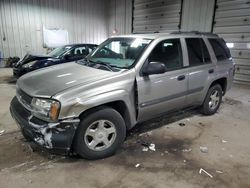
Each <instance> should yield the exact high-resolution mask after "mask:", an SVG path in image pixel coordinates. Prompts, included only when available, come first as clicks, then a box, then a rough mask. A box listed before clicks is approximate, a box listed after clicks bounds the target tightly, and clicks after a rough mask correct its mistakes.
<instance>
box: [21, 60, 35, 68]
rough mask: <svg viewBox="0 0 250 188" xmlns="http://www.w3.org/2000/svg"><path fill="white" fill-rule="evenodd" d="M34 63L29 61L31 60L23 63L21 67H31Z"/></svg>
mask: <svg viewBox="0 0 250 188" xmlns="http://www.w3.org/2000/svg"><path fill="white" fill-rule="evenodd" d="M35 63H36V61H31V62H29V63H26V64H24V65H23V66H22V67H23V68H30V67H32V66H33V65H34V64H35Z"/></svg>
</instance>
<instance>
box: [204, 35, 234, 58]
mask: <svg viewBox="0 0 250 188" xmlns="http://www.w3.org/2000/svg"><path fill="white" fill-rule="evenodd" d="M208 40H209V42H210V44H211V46H212V48H213V50H214V54H215V56H216V58H217V60H218V61H222V60H226V59H228V58H230V57H231V54H230V51H229V49H228V47H227V45H226V43H225V41H224V40H223V39H208Z"/></svg>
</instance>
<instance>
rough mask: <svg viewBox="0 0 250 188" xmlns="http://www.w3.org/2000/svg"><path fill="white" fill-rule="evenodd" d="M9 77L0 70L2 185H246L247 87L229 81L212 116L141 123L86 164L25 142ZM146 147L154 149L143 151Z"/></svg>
mask: <svg viewBox="0 0 250 188" xmlns="http://www.w3.org/2000/svg"><path fill="white" fill-rule="evenodd" d="M10 75H11V70H10V69H0V102H1V103H0V104H1V105H0V118H1V119H0V120H1V121H0V131H1V130H5V132H4V133H3V134H1V135H0V187H4V188H9V187H18V188H22V187H25V188H29V187H36V188H39V187H41V188H42V187H60V188H64V187H65V188H66V187H74V188H77V187H84V188H85V187H107V188H117V187H122V188H126V187H138V188H141V187H147V188H150V187H164V188H166V187H171V188H183V187H185V188H196V187H197V188H198V187H199V188H200V187H203V188H210V187H211V188H224V187H225V188H249V187H250V179H249V177H250V144H249V143H250V116H249V115H250V88H249V87H243V86H239V85H234V87H233V88H232V89H231V91H230V92H228V94H227V96H226V97H224V100H223V104H222V106H221V108H220V110H219V112H218V113H216V114H215V115H213V116H202V115H201V114H199V112H198V111H197V110H187V111H180V112H178V113H175V114H170V115H168V116H164V117H161V118H158V119H154V120H151V121H148V122H145V123H143V124H139V125H137V126H136V127H135V128H134V129H133V130H131V131H130V132H129V133H128V137H127V140H126V142H125V143H124V146H123V147H122V148H121V149H120V150H119V151H118V152H117V154H116V155H115V156H112V157H110V158H107V159H103V160H97V161H88V160H84V159H81V158H79V157H77V156H71V157H69V156H57V155H52V154H49V153H47V152H45V151H40V150H39V149H36V148H35V150H33V149H32V148H31V147H30V145H29V143H27V142H25V140H24V138H23V137H22V135H21V133H20V132H19V130H18V129H17V126H16V124H15V122H14V121H13V120H12V118H11V116H10V114H9V103H10V100H11V98H12V97H13V96H14V95H15V80H13V78H12V77H11V76H10ZM149 144H155V151H153V150H150V149H149V150H148V151H143V149H145V148H144V147H145V146H148V145H149ZM151 149H152V148H151ZM200 172H201V173H200Z"/></svg>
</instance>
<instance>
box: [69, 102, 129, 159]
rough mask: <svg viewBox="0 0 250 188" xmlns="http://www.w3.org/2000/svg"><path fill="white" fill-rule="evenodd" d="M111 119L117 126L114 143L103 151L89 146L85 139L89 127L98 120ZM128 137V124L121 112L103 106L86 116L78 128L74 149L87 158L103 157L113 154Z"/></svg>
mask: <svg viewBox="0 0 250 188" xmlns="http://www.w3.org/2000/svg"><path fill="white" fill-rule="evenodd" d="M101 119H104V120H108V121H111V122H112V123H113V124H114V125H115V128H116V138H115V141H114V143H113V144H112V145H111V146H110V147H109V148H107V149H106V150H103V151H93V150H91V149H89V148H88V146H87V145H86V143H85V141H84V135H85V132H86V130H87V129H88V127H89V126H90V125H91V124H92V123H93V122H95V121H97V120H101ZM125 137H126V126H125V123H124V120H123V118H122V116H121V115H120V113H119V112H117V111H116V110H114V109H112V108H108V107H107V108H101V109H97V110H95V111H94V112H93V113H90V114H89V115H87V116H86V117H84V118H83V119H82V120H81V121H80V123H79V126H78V129H77V130H76V135H75V142H74V149H75V151H76V153H77V154H79V155H80V156H81V157H83V158H86V159H101V158H105V157H108V156H111V155H113V154H114V153H115V152H116V150H117V149H118V148H119V147H120V146H121V145H122V143H123V142H124V140H125Z"/></svg>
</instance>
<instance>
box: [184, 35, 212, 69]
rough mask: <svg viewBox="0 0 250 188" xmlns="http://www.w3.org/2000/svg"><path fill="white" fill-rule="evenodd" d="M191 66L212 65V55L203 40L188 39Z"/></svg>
mask: <svg viewBox="0 0 250 188" xmlns="http://www.w3.org/2000/svg"><path fill="white" fill-rule="evenodd" d="M186 44H187V49H188V57H189V66H198V65H204V64H206V63H210V62H211V59H210V55H209V52H208V50H207V47H206V44H205V42H204V41H203V39H202V38H186Z"/></svg>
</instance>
